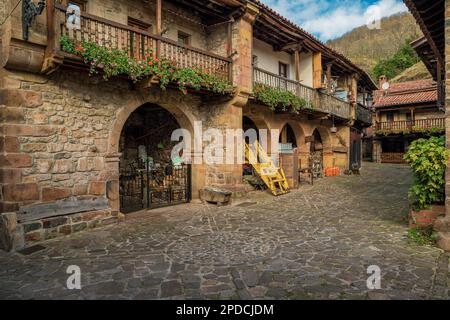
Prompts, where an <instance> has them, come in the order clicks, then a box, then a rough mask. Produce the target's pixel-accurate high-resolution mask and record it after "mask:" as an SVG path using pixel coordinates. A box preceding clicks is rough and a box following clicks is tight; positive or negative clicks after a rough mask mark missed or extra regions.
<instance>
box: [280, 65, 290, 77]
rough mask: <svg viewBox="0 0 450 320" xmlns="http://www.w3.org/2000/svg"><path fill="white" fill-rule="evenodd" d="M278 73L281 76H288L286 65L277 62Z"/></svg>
mask: <svg viewBox="0 0 450 320" xmlns="http://www.w3.org/2000/svg"><path fill="white" fill-rule="evenodd" d="M278 75H279V76H280V77H283V78H288V76H289V74H288V65H287V64H285V63H282V62H279V72H278Z"/></svg>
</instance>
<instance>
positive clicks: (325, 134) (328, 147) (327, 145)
mask: <svg viewBox="0 0 450 320" xmlns="http://www.w3.org/2000/svg"><path fill="white" fill-rule="evenodd" d="M316 130H317V132H319V134H320V138H321V140H322V144H323V149H324V152H331V151H332V145H333V143H332V139H331V133H330V132H329V130H328V129H327V128H325V127H323V126H316V127H313V128H312V130H311V132H310V136H312V135H314V131H316Z"/></svg>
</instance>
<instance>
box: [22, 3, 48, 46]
mask: <svg viewBox="0 0 450 320" xmlns="http://www.w3.org/2000/svg"><path fill="white" fill-rule="evenodd" d="M44 8H45V0H39V3H38V4H37V5H36V4H35V3H34V2H33V0H22V29H23V39H24V40H25V41H28V36H29V28H30V26H31V24H32V23H33V21H34V19H35V18H36V16H38V15H40V14H41V13H42V11H44Z"/></svg>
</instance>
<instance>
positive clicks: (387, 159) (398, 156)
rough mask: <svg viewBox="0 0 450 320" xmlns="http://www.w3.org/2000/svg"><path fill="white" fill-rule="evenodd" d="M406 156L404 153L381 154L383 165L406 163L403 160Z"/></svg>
mask: <svg viewBox="0 0 450 320" xmlns="http://www.w3.org/2000/svg"><path fill="white" fill-rule="evenodd" d="M404 156H405V153H404V152H382V153H381V162H382V163H398V164H401V163H406V161H405V160H404V159H403V157H404Z"/></svg>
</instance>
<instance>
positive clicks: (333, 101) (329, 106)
mask: <svg viewBox="0 0 450 320" xmlns="http://www.w3.org/2000/svg"><path fill="white" fill-rule="evenodd" d="M253 83H254V85H258V84H263V85H266V86H269V87H272V88H276V89H279V90H282V91H290V92H292V93H293V94H295V95H297V96H298V97H300V98H303V99H305V100H306V102H307V108H308V109H311V110H317V111H320V112H324V113H330V114H333V115H336V116H339V117H341V118H344V119H348V118H350V115H351V113H350V104H349V103H348V102H346V101H343V100H341V99H339V98H336V97H334V96H331V95H327V94H323V93H320V92H319V91H317V90H315V89H313V88H311V87H308V86H305V85H303V84H301V83H300V82H299V81H295V80H291V79H287V78H284V77H281V76H278V75H276V74H274V73H271V72H269V71H266V70H263V69H260V68H256V67H254V68H253Z"/></svg>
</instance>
